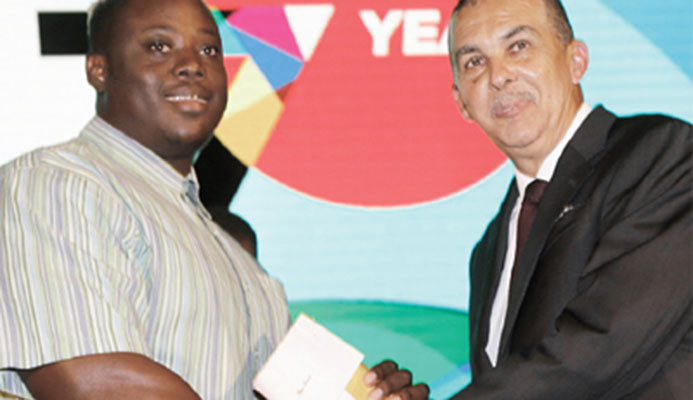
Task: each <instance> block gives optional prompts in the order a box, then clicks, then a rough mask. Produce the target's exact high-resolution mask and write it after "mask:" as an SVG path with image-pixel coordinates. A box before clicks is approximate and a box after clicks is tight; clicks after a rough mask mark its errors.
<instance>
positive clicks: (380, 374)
mask: <svg viewBox="0 0 693 400" xmlns="http://www.w3.org/2000/svg"><path fill="white" fill-rule="evenodd" d="M395 371H397V363H395V362H394V361H392V360H385V361H383V362H381V363H380V364H378V365H376V366H375V367H373V368H371V370H370V371H368V372H367V373H366V375H365V376H364V377H363V383H365V384H366V385H368V386H375V385H377V384H378V382H380V381H381V380H383V379H384V378H386V377H387V376H389V375H390V374H392V373H393V372H395Z"/></svg>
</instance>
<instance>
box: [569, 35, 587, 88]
mask: <svg viewBox="0 0 693 400" xmlns="http://www.w3.org/2000/svg"><path fill="white" fill-rule="evenodd" d="M568 56H569V57H570V60H569V62H570V77H571V79H572V81H573V84H576V85H577V84H578V83H580V80H581V79H582V77H583V76H584V75H585V72H586V71H587V65H588V64H589V53H588V51H587V45H585V43H583V42H581V41H579V40H573V41H572V42H571V43H570V44H569V45H568Z"/></svg>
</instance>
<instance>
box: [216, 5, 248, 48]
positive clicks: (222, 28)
mask: <svg viewBox="0 0 693 400" xmlns="http://www.w3.org/2000/svg"><path fill="white" fill-rule="evenodd" d="M210 11H211V13H212V17H213V18H214V22H216V24H217V28H218V29H219V36H220V37H221V47H222V51H221V52H222V53H223V54H224V55H227V56H229V55H238V54H248V51H247V50H246V49H245V48H244V47H243V45H242V44H241V42H240V41H238V38H237V37H236V33H235V32H234V30H233V29H231V27H230V26H229V23H228V22H226V18H224V15H223V14H222V13H221V11H219V10H215V9H212V10H210Z"/></svg>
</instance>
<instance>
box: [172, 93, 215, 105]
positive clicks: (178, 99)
mask: <svg viewBox="0 0 693 400" xmlns="http://www.w3.org/2000/svg"><path fill="white" fill-rule="evenodd" d="M166 100H167V101H171V102H174V103H182V102H193V103H199V104H207V100H206V99H203V98H202V97H200V96H198V95H197V94H190V95H187V94H186V95H172V96H166Z"/></svg>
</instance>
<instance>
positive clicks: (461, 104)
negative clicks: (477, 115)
mask: <svg viewBox="0 0 693 400" xmlns="http://www.w3.org/2000/svg"><path fill="white" fill-rule="evenodd" d="M452 98H453V99H454V100H455V104H457V108H459V110H460V112H461V113H462V116H463V117H464V119H466V120H467V121H472V117H471V116H470V115H469V112H468V111H467V107H466V106H465V105H464V101H462V96H461V95H460V90H459V89H458V88H457V85H456V84H454V83H453V84H452Z"/></svg>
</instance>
